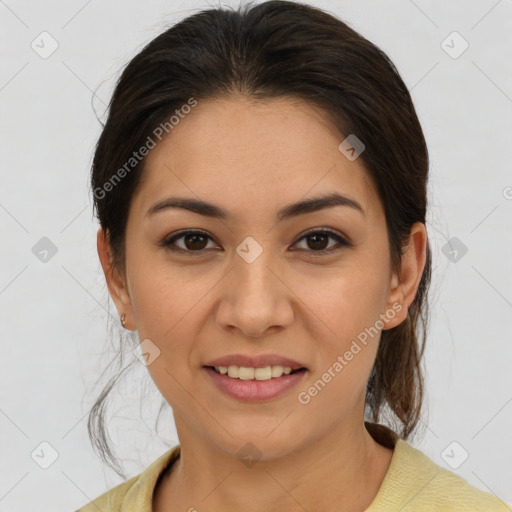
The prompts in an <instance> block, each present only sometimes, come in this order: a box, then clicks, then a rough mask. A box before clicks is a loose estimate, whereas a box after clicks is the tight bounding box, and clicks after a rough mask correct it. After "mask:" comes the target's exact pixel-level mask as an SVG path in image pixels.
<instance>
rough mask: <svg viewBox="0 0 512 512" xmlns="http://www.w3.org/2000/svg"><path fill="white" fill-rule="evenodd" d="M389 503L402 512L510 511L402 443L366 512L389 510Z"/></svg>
mask: <svg viewBox="0 0 512 512" xmlns="http://www.w3.org/2000/svg"><path fill="white" fill-rule="evenodd" d="M380 502H382V504H383V505H385V508H382V506H381V503H380ZM391 502H393V507H394V506H397V505H400V507H401V508H400V507H399V509H400V510H401V511H402V512H412V511H418V510H422V511H428V512H442V511H447V510H449V511H451V512H469V511H471V512H478V511H482V512H484V511H485V512H511V511H512V508H510V507H509V506H508V505H507V504H506V503H505V502H504V501H502V500H501V499H499V498H498V497H496V496H495V495H494V494H491V493H489V492H486V491H482V490H480V489H478V488H476V487H474V486H472V485H470V484H469V483H468V482H467V481H466V480H465V479H463V478H462V477H460V476H459V475H457V474H455V473H453V472H452V471H449V470H448V469H445V468H443V467H441V466H439V465H438V464H436V463H435V462H434V461H433V460H431V459H430V458H429V457H428V456H427V455H425V454H424V453H423V452H421V451H420V450H418V449H416V448H414V447H413V446H411V445H410V444H409V443H407V442H406V441H404V440H401V439H398V440H397V441H396V445H395V454H394V456H393V459H392V461H391V465H390V467H389V470H388V474H387V475H386V478H385V479H384V482H383V484H382V486H381V489H380V490H379V493H378V494H377V497H376V500H374V503H372V507H371V508H370V509H368V512H370V511H371V512H374V511H375V512H377V511H380V510H390V509H389V508H387V507H388V506H389V505H390V504H391ZM393 507H392V508H391V510H392V509H393Z"/></svg>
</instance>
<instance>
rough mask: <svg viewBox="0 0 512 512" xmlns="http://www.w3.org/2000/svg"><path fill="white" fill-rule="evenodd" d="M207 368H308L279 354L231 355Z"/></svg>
mask: <svg viewBox="0 0 512 512" xmlns="http://www.w3.org/2000/svg"><path fill="white" fill-rule="evenodd" d="M205 366H244V367H246V368H263V367H265V366H285V367H289V368H291V369H292V370H298V369H299V368H306V367H305V366H304V365H303V364H301V363H299V362H297V361H294V360H293V359H289V358H288V357H283V356H280V355H277V354H261V355H258V356H248V355H244V354H231V355H227V356H222V357H219V358H217V359H213V360H211V361H209V362H208V363H206V364H205Z"/></svg>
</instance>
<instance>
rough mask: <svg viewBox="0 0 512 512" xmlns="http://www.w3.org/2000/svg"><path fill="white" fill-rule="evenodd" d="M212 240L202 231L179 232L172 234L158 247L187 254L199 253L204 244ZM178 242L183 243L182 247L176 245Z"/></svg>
mask: <svg viewBox="0 0 512 512" xmlns="http://www.w3.org/2000/svg"><path fill="white" fill-rule="evenodd" d="M208 239H210V240H212V238H211V237H210V235H208V234H207V233H206V232H204V231H197V230H195V231H192V230H188V231H181V232H180V233H177V234H173V235H171V236H168V237H166V238H164V240H162V242H161V243H160V245H161V246H162V247H166V248H168V249H169V250H171V251H181V252H188V253H201V252H203V250H204V249H205V242H206V241H207V240H208ZM178 240H182V241H183V245H182V246H181V247H180V246H178V245H176V242H177V241H178Z"/></svg>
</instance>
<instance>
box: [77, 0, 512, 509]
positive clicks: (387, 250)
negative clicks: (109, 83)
mask: <svg viewBox="0 0 512 512" xmlns="http://www.w3.org/2000/svg"><path fill="white" fill-rule="evenodd" d="M427 177H428V152H427V148H426V144H425V140H424V136H423V132H422V129H421V126H420V124H419V121H418V118H417V116H416V112H415V109H414V106H413V104H412V101H411V97H410V95H409V93H408V91H407V88H406V87H405V85H404V83H403V81H402V80H401V78H400V77H399V75H398V73H397V71H396V69H395V67H394V66H393V64H392V63H391V62H390V60H389V59H388V57H387V56H386V55H385V54H384V53H383V52H382V51H381V50H379V49H378V48H377V47H376V46H374V45H373V44H372V43H370V42H369V41H367V40H366V39H364V38H363V37H362V36H360V35H359V34H357V33H356V32H355V31H354V30H352V29H351V28H349V27H348V26H347V25H345V24H344V23H343V22H341V21H340V20H338V19H336V18H335V17H333V16H331V15H329V14H327V13H324V12H322V11H320V10H318V9H316V8H313V7H310V6H307V5H304V4H299V3H294V2H290V1H286V2H282V1H270V2H264V3H261V4H259V5H256V6H252V7H251V6H249V5H247V6H245V7H243V8H241V9H240V10H239V11H232V10H224V9H211V10H206V11H203V12H201V13H198V14H196V15H193V16H191V17H189V18H187V19H185V20H184V21H182V22H180V23H178V24H177V25H176V26H174V27H172V28H170V29H169V30H167V31H165V32H164V33H163V34H161V35H160V36H158V37H157V38H156V39H154V40H153V41H152V42H151V43H150V44H148V45H147V46H146V47H145V48H144V49H143V50H142V51H141V52H140V53H139V54H138V55H137V56H136V57H135V58H134V59H133V60H132V61H131V62H130V63H129V65H128V66H127V67H126V69H125V70H124V72H123V74H122V76H121V78H120V80H119V82H118V84H117V87H116V89H115V91H114V95H113V98H112V101H111V104H110V110H109V116H108V120H107V122H106V124H105V126H104V130H103V132H102V134H101V137H100V139H99V142H98V145H97V148H96V152H95V156H94V162H93V170H92V189H93V193H94V198H95V211H96V214H97V217H98V219H99V222H100V225H101V227H100V229H99V231H98V253H99V257H100V260H101V264H102V267H103V270H104V272H105V276H106V280H107V284H108V288H109V292H110V294H111V296H112V299H113V300H114V302H115V305H116V307H117V310H118V312H119V315H120V318H121V322H122V325H123V326H124V328H125V329H128V330H130V331H137V334H138V337H139V339H140V349H139V357H140V358H141V360H142V361H143V362H144V364H146V366H147V369H148V371H149V373H150V375H151V377H152V379H153V380H154V382H155V384H156V386H157V387H158V389H159V390H160V392H161V393H162V395H163V397H164V398H165V400H166V401H167V402H168V404H169V405H170V406H171V407H172V410H173V414H174V419H175V423H176V429H177V433H178V436H179V441H180V442H179V445H178V446H175V447H174V448H172V449H171V450H169V451H168V452H167V453H165V454H163V455H162V456H161V457H160V458H159V459H157V460H156V461H154V462H153V463H152V464H151V465H150V466H149V467H148V468H147V469H146V470H145V471H144V472H142V473H141V474H140V475H137V476H135V477H133V478H131V479H130V480H128V481H127V482H125V483H123V484H121V485H119V486H117V487H115V488H114V489H112V490H110V491H109V492H107V493H105V494H104V495H102V496H100V497H98V498H97V499H96V500H95V501H94V502H93V503H90V504H88V505H86V506H85V507H84V508H82V509H81V510H82V511H84V512H89V511H92V510H98V509H99V510H102V511H114V510H115V511H123V512H128V511H139V512H140V511H145V512H149V511H150V510H153V511H155V512H161V511H164V510H166V511H174V510H189V511H193V510H209V511H223V512H226V511H231V510H233V511H234V510H237V511H238V510H241V509H244V510H249V511H251V510H255V511H256V510H257V511H261V510H265V511H273V510H309V511H312V510H315V511H331V510H336V511H344V512H356V511H357V512H359V511H365V510H366V511H372V512H374V511H381V510H382V511H384V510H385V511H394V510H403V511H405V510H415V511H417V510H451V511H453V510H455V511H457V510H482V511H484V510H485V511H499V510H503V511H504V510H509V509H508V507H507V506H506V505H505V504H504V503H503V502H502V501H501V500H499V499H498V498H496V497H495V496H493V495H492V494H490V493H487V492H483V491H480V490H478V489H476V488H474V487H472V486H470V485H469V484H468V483H467V482H466V481H465V480H463V479H462V478H460V477H458V476H457V475H455V474H454V473H452V472H450V471H447V470H445V469H443V468H441V467H440V466H437V465H436V464H435V463H434V462H433V461H431V460H430V459H429V458H428V457H426V456H425V455H424V454H422V453H421V452H420V451H418V450H416V449H415V448H413V447H412V446H411V445H410V444H409V443H408V442H407V439H408V438H409V437H410V435H411V434H412V433H413V431H414V429H415V427H416V426H417V424H418V422H419V420H420V412H421V405H422V393H423V380H422V379H423V377H422V372H421V368H420V362H421V357H422V353H423V346H424V341H425V338H424V333H425V329H426V326H427V318H428V311H427V305H428V303H427V291H428V286H429V282H430V272H431V258H430V250H429V247H428V237H427V231H426V225H425V216H426V207H427V204H426V203H427V202H426V187H427ZM420 327H422V328H423V336H422V339H420V336H419V328H420ZM103 399H104V396H103V397H102V398H101V400H103ZM96 405H97V407H96V408H94V409H93V411H92V415H91V418H90V423H89V426H90V428H91V434H92V435H93V437H94V432H93V428H92V426H93V425H95V424H96V420H97V415H98V410H99V405H98V404H96ZM383 414H385V416H386V417H387V418H388V419H389V420H390V421H394V422H395V424H396V425H398V427H397V428H396V429H391V428H389V427H387V426H385V425H382V424H379V423H378V421H379V418H380V417H381V416H382V415H383ZM365 420H366V421H365ZM395 430H397V431H399V432H396V431H395ZM100 437H101V436H100ZM96 442H97V445H98V446H103V444H102V443H101V442H100V440H99V439H96Z"/></svg>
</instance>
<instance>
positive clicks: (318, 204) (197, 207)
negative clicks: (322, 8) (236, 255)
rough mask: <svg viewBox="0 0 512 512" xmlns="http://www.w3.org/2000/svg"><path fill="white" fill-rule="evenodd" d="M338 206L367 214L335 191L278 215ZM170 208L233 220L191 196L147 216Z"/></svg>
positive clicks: (167, 203) (164, 202)
mask: <svg viewBox="0 0 512 512" xmlns="http://www.w3.org/2000/svg"><path fill="white" fill-rule="evenodd" d="M336 206H346V207H349V208H352V209H354V210H357V211H359V212H360V213H361V214H362V215H363V216H364V215H365V211H364V209H363V207H362V206H361V205H360V204H359V203H358V202H357V201H356V200H354V199H352V198H350V197H348V196H345V195H343V194H339V193H338V192H335V193H331V194H326V195H322V196H319V197H313V198H310V199H304V200H302V201H299V202H297V203H292V204H288V205H285V206H284V207H282V208H281V209H280V210H279V211H278V212H277V215H276V217H277V219H278V220H279V221H283V220H287V219H290V218H292V217H297V216H299V215H305V214H307V213H313V212H317V211H320V210H324V209H326V208H334V207H336ZM169 208H179V209H183V210H188V211H191V212H194V213H198V214H199V215H204V216H206V217H212V218H214V219H221V220H232V215H231V213H229V212H228V211H227V210H225V209H224V208H222V207H220V206H218V205H215V204H212V203H208V202H206V201H202V200H200V199H194V198H189V197H169V198H167V199H163V200H161V201H158V202H156V203H155V204H154V205H153V206H151V208H150V209H149V210H148V211H147V213H146V216H152V215H154V214H155V213H158V212H161V211H164V210H167V209H169Z"/></svg>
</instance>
